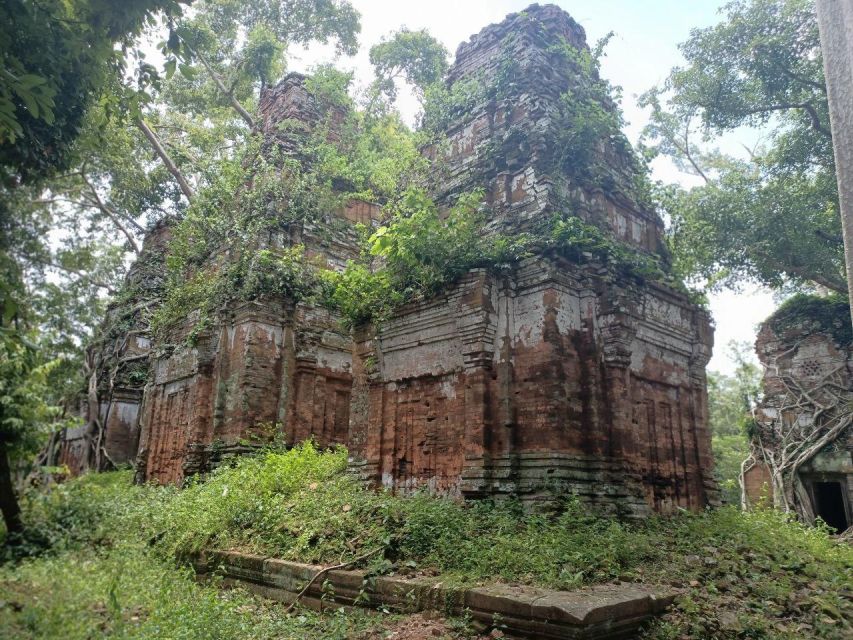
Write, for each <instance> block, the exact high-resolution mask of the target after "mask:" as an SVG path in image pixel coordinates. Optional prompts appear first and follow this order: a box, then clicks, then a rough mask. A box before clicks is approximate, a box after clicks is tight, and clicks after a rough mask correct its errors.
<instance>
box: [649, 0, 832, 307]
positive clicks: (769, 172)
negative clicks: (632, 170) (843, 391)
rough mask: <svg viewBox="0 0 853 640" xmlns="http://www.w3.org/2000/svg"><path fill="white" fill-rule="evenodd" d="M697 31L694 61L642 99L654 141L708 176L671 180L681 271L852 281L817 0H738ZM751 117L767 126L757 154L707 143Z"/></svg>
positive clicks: (664, 200)
mask: <svg viewBox="0 0 853 640" xmlns="http://www.w3.org/2000/svg"><path fill="white" fill-rule="evenodd" d="M726 12H727V13H726V17H725V20H724V21H723V22H721V23H720V24H719V25H717V26H714V27H710V28H707V29H698V30H694V31H693V32H692V33H691V36H690V38H689V40H687V42H685V43H684V44H683V45H681V51H682V53H683V55H684V57H685V58H686V60H687V64H686V66H684V67H678V68H675V69H673V70H672V72H671V73H670V75H669V78H668V79H667V81H666V82H665V84H664V85H663V86H662V87H660V88H657V89H654V90H652V91H650V92H649V93H647V94H646V95H645V96H643V99H642V104H644V105H645V106H648V107H650V108H651V109H652V119H651V124H650V125H649V127H648V128H647V129H646V139H647V140H650V141H652V142H653V145H654V147H653V148H654V149H655V150H656V151H657V152H659V153H662V154H664V155H666V156H669V157H670V158H672V159H673V160H674V161H675V162H676V164H677V165H679V166H680V167H682V168H683V169H685V170H687V171H689V172H691V173H694V174H695V175H697V176H699V177H700V178H701V179H702V180H703V182H704V184H702V185H701V186H698V187H695V188H693V189H689V190H686V189H683V188H679V187H676V186H673V185H670V186H667V187H663V188H662V189H661V192H660V196H661V198H660V201H661V205H662V208H663V210H664V213H665V214H666V215H667V216H668V217H669V219H670V222H671V225H670V240H671V245H672V248H673V254H674V257H675V263H676V266H677V268H679V269H680V270H681V272H682V273H684V274H685V275H688V276H693V277H698V278H703V279H705V281H706V282H707V283H708V285H709V286H710V287H711V288H713V287H721V286H737V285H738V284H739V283H740V282H743V281H745V280H751V281H756V282H759V283H761V284H764V285H767V286H770V287H774V288H779V287H782V286H785V285H791V286H793V287H799V288H806V289H814V288H815V287H818V288H822V289H827V290H831V291H839V292H845V291H846V290H847V284H846V278H845V270H844V256H843V246H842V241H841V227H840V223H839V215H838V191H837V188H836V181H835V168H834V163H833V157H832V144H831V143H832V140H831V136H830V131H829V116H828V107H827V99H826V88H825V85H824V78H823V68H822V62H821V52H820V42H819V37H818V30H817V22H816V18H815V14H814V7H813V4H812V2H811V1H810V0H739V1H737V2H734V3H732V4H730V5H728V6H727V8H726ZM742 126H752V127H768V128H769V129H770V132H769V136H768V139H767V142H766V143H765V144H764V145H762V146H760V147H759V148H757V149H754V150H748V151H749V153H748V156H749V157H748V159H746V160H741V159H736V158H733V157H729V156H726V155H723V154H721V153H719V152H717V151H715V150H713V149H708V148H706V146H704V145H703V143H705V145H706V144H707V143H708V142H709V141H710V140H712V139H713V138H714V137H715V136H719V135H721V134H724V133H726V132H731V131H734V130H735V129H737V128H738V127H742Z"/></svg>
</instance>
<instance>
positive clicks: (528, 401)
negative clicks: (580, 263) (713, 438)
mask: <svg viewBox="0 0 853 640" xmlns="http://www.w3.org/2000/svg"><path fill="white" fill-rule="evenodd" d="M578 275H580V274H578V273H577V269H576V267H573V266H570V265H566V264H563V263H561V262H559V261H554V262H550V261H546V260H544V259H531V260H530V261H528V262H527V263H526V264H525V265H523V267H522V268H521V269H520V270H519V273H518V274H517V275H516V277H515V278H512V279H505V280H503V281H501V280H498V279H496V278H494V277H492V276H490V275H488V274H486V273H485V272H480V271H477V272H473V273H471V274H470V275H469V277H468V278H467V279H466V280H465V281H464V282H462V283H460V285H459V286H457V287H456V288H454V289H453V290H452V291H451V292H449V293H448V294H447V296H445V297H443V298H441V299H439V300H434V301H431V302H429V303H424V304H418V305H413V306H412V307H410V308H409V309H406V310H405V311H404V312H402V313H401V314H399V316H397V317H396V318H395V319H394V320H392V321H391V322H389V323H388V324H387V325H386V326H383V327H382V329H381V330H380V331H378V332H376V333H366V334H365V333H363V334H362V335H360V336H359V338H360V340H359V342H358V344H357V348H356V357H355V361H354V363H353V371H354V378H355V379H354V384H353V417H352V420H351V423H350V426H351V434H350V439H349V442H350V449H351V453H352V456H353V461H354V466H355V467H356V468H358V469H359V470H360V471H361V473H362V474H363V475H364V476H365V477H366V478H368V479H371V480H373V481H375V482H376V483H377V484H382V485H385V486H387V487H389V488H392V489H396V490H401V491H407V490H411V489H414V488H417V487H421V486H427V487H430V488H431V489H434V490H437V491H441V492H447V493H451V494H454V495H465V496H483V495H490V494H503V495H507V494H517V495H520V496H521V497H522V498H524V499H527V500H548V499H552V498H554V497H555V496H556V495H560V494H563V495H565V494H566V493H576V494H578V495H579V496H580V497H581V498H583V499H585V500H586V501H588V502H590V503H594V504H596V505H599V506H602V507H603V508H605V509H606V510H610V511H614V512H624V513H626V514H635V515H641V514H645V513H648V512H649V511H650V510H652V509H654V510H657V511H663V512H668V511H671V510H673V509H674V508H675V507H679V506H680V507H686V508H694V509H696V508H701V507H703V506H705V505H706V504H708V503H709V502H711V501H713V500H714V499H715V497H716V487H715V486H714V484H713V481H712V480H711V477H710V474H709V470H710V469H711V456H710V450H709V436H708V433H707V427H706V424H707V415H706V414H707V406H706V405H707V402H706V396H705V380H704V365H705V362H706V359H707V357H708V354H709V349H708V346H709V340H710V328H709V326H708V319H707V317H706V315H705V314H704V313H703V312H702V311H700V310H698V309H696V308H695V307H694V306H692V305H690V304H689V303H688V302H687V301H686V300H684V299H683V297H681V296H680V295H677V294H675V293H674V292H672V291H670V290H667V289H663V288H658V287H655V288H652V287H649V288H648V290H646V291H642V290H639V291H638V290H634V291H629V290H627V289H626V290H622V291H618V290H614V289H615V288H616V286H618V285H615V283H612V282H610V283H595V281H594V279H591V280H590V281H587V282H583V283H582V282H579V281H577V279H576V278H577V276H578ZM596 284H598V285H600V286H601V287H602V288H604V287H606V292H605V291H601V290H599V291H596ZM653 308H654V312H652V309H653Z"/></svg>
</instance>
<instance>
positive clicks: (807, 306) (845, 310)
mask: <svg viewBox="0 0 853 640" xmlns="http://www.w3.org/2000/svg"><path fill="white" fill-rule="evenodd" d="M766 322H767V323H768V324H769V325H770V327H771V328H772V329H773V331H774V332H776V333H777V334H783V333H785V332H786V331H789V330H791V329H793V328H797V327H802V329H803V330H804V331H807V332H809V333H825V334H827V335H830V336H832V338H833V339H834V340H835V342H836V343H837V344H838V345H840V346H847V345H850V344H853V327H851V324H850V303H849V301H848V299H847V298H846V297H844V296H841V295H839V294H831V295H828V296H817V295H806V294H797V295H795V296H792V297H790V298H788V299H787V300H786V301H785V302H783V303H782V305H781V306H780V307H779V308H778V309H777V310H776V311H775V312H774V313H773V315H771V316H770V317H769V318H768V319H767V320H766Z"/></svg>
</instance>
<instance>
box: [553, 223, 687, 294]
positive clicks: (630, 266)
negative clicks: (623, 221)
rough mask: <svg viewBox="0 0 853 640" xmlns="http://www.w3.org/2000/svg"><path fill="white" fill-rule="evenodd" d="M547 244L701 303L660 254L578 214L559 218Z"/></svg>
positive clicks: (570, 256)
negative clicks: (613, 234)
mask: <svg viewBox="0 0 853 640" xmlns="http://www.w3.org/2000/svg"><path fill="white" fill-rule="evenodd" d="M545 245H546V246H547V247H548V248H550V250H551V251H553V252H555V253H556V254H558V255H561V256H563V257H564V258H568V259H570V260H572V261H575V262H581V263H583V262H591V261H595V262H598V263H600V264H602V265H604V266H606V267H608V268H609V269H610V270H611V272H612V273H613V274H615V275H618V276H619V277H621V278H627V279H630V280H634V281H636V282H640V283H642V282H646V281H651V282H660V283H663V284H666V285H668V286H671V287H673V288H674V289H677V290H679V291H682V292H684V293H686V294H688V295H689V296H691V298H692V299H693V300H694V301H695V302H697V303H700V304H701V303H703V300H702V299H701V297H699V296H696V294H695V292H694V291H692V290H689V289H687V287H685V285H684V283H683V282H682V281H681V279H680V278H679V277H678V276H677V275H676V274H674V273H673V272H672V270H671V269H670V268H669V265H668V264H667V263H666V262H665V261H664V259H662V258H661V257H660V256H659V255H657V254H649V253H644V252H642V251H638V250H637V249H633V248H631V247H629V246H627V245H625V244H624V243H622V242H618V241H616V240H614V239H613V238H612V237H610V236H609V235H608V234H607V233H605V232H604V231H602V230H601V229H599V228H598V227H596V226H594V225H591V224H587V223H585V222H583V221H582V220H581V219H580V218H578V217H575V216H566V217H559V216H558V217H555V218H554V220H553V221H552V225H551V232H550V237H548V238H547V239H546V240H545Z"/></svg>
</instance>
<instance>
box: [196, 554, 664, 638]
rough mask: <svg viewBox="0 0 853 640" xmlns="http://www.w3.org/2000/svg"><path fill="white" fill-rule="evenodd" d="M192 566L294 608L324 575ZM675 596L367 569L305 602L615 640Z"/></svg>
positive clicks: (337, 576) (204, 559) (258, 566)
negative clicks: (454, 583)
mask: <svg viewBox="0 0 853 640" xmlns="http://www.w3.org/2000/svg"><path fill="white" fill-rule="evenodd" d="M194 565H195V568H196V572H197V573H198V574H199V575H204V574H208V573H217V574H219V575H222V576H223V578H224V583H225V584H226V585H228V586H242V587H245V588H247V589H249V590H250V591H252V592H253V593H256V594H258V595H261V596H263V597H266V598H270V599H272V600H277V601H279V602H285V603H290V602H293V600H294V599H295V598H296V594H297V593H299V592H300V591H301V590H302V588H303V587H304V586H305V585H306V584H307V583H308V581H309V580H311V579H312V578H313V577H314V576H315V575H316V574H317V573H318V572H319V571H321V570H322V569H323V567H320V566H316V565H308V564H302V563H299V562H290V561H287V560H279V559H276V558H267V557H265V556H262V555H257V554H250V553H241V552H237V551H217V552H212V553H208V554H201V555H199V556H197V557H196V558H195V560H194ZM325 581H328V584H327V589H326V592H325V593H324V591H323V586H322V583H323V582H325ZM329 587H330V588H329ZM674 598H675V594H674V593H673V592H672V590H671V589H665V588H661V587H654V586H647V585H638V584H624V583H620V584H609V585H598V586H593V587H587V588H585V589H580V590H577V591H555V590H553V589H540V588H537V587H527V586H511V585H502V584H497V585H493V586H487V587H475V588H469V589H461V588H454V587H448V586H446V585H444V584H443V583H442V582H441V581H440V579H438V578H404V577H398V576H379V577H376V578H374V579H368V576H367V572H366V571H358V570H357V571H342V570H336V571H330V572H328V574H326V576H324V578H323V580H318V581H317V582H316V583H315V584H313V585H311V588H310V589H309V590H308V592H307V593H306V594H305V596H303V598H302V600H301V604H303V605H304V606H306V607H310V608H314V609H319V608H321V607H322V606H323V604H324V602H325V603H326V606H328V603H329V602H334V603H335V604H336V605H342V606H345V607H352V606H368V607H380V606H387V607H393V608H396V609H400V610H402V611H406V612H411V613H415V612H417V611H424V610H428V609H437V610H440V611H442V612H444V613H446V614H449V615H461V614H462V613H463V612H467V613H468V614H469V615H471V617H473V618H474V619H475V620H478V621H480V622H482V623H484V624H487V625H489V624H493V623H495V622H496V621H500V624H501V625H502V628H504V629H505V630H506V631H507V633H509V634H511V635H512V636H517V637H523V638H549V639H553V640H564V639H577V640H617V639H628V638H633V637H635V636H636V634H637V632H638V630H639V627H640V625H642V624H643V623H644V622H645V621H647V620H649V619H650V618H652V617H653V616H656V615H659V614H660V613H662V612H663V611H664V610H666V608H667V607H668V606H669V605H670V604H671V603H672V601H673V599H674Z"/></svg>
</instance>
